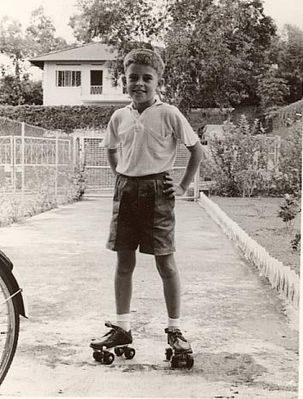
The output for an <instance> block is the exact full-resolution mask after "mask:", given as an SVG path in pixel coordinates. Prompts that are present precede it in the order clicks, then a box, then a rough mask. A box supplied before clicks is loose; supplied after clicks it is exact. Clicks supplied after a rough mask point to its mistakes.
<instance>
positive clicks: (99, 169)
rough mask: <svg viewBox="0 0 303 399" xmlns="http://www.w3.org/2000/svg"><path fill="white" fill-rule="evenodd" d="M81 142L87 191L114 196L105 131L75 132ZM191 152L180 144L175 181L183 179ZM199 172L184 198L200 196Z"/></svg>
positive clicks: (113, 177)
mask: <svg viewBox="0 0 303 399" xmlns="http://www.w3.org/2000/svg"><path fill="white" fill-rule="evenodd" d="M74 134H75V136H76V137H78V139H79V143H80V154H81V162H82V165H83V169H84V175H85V186H86V193H87V194H90V193H98V195H101V196H112V193H113V190H114V186H115V176H114V174H113V173H112V171H111V168H110V166H109V165H108V162H107V154H106V149H105V148H103V147H102V142H103V139H104V135H105V131H104V130H101V131H83V132H80V131H78V132H75V133H74ZM188 158H189V152H188V150H187V149H186V148H185V147H184V146H183V145H178V148H177V156H176V160H175V163H174V166H173V169H172V171H171V174H172V177H173V178H174V179H175V181H178V180H180V179H181V176H182V175H183V173H184V170H185V167H186V165H187V160H188ZM198 196H199V173H197V175H196V177H195V181H194V183H193V184H192V186H191V187H190V189H189V190H188V193H187V196H186V197H182V198H191V199H193V198H198Z"/></svg>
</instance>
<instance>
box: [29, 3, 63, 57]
mask: <svg viewBox="0 0 303 399" xmlns="http://www.w3.org/2000/svg"><path fill="white" fill-rule="evenodd" d="M55 34H56V28H55V26H54V24H53V22H52V20H51V18H50V17H48V16H46V15H45V14H44V8H43V6H40V7H38V8H37V9H35V10H34V11H33V12H32V13H31V18H30V24H29V26H28V27H27V28H26V30H25V37H26V40H27V41H28V42H30V43H31V53H32V55H37V54H41V53H48V52H50V51H53V50H57V49H62V48H64V47H66V46H67V43H66V40H65V39H63V38H62V37H58V36H56V35H55Z"/></svg>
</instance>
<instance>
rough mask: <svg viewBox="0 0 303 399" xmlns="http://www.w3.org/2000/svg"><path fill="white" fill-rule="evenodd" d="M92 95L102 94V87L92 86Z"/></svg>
mask: <svg viewBox="0 0 303 399" xmlns="http://www.w3.org/2000/svg"><path fill="white" fill-rule="evenodd" d="M90 94H91V95H97V94H102V86H91V87H90Z"/></svg>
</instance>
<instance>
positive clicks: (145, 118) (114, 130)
mask: <svg viewBox="0 0 303 399" xmlns="http://www.w3.org/2000/svg"><path fill="white" fill-rule="evenodd" d="M198 140H199V138H198V136H197V134H196V133H195V132H194V131H193V129H192V127H191V126H190V124H189V122H188V121H187V119H186V118H185V117H184V115H183V114H182V113H181V112H180V111H179V110H178V108H177V107H175V106H173V105H170V104H166V103H163V102H161V101H159V100H157V101H156V102H155V103H154V104H153V105H152V106H150V107H148V108H146V109H145V110H144V111H143V112H142V113H141V114H140V113H139V112H138V111H137V110H136V109H134V108H133V106H132V104H130V105H127V106H126V107H124V108H121V109H118V110H116V111H115V112H114V113H113V115H112V117H111V119H110V121H109V124H108V128H107V132H106V136H105V139H104V142H103V146H104V147H106V148H110V149H115V148H118V147H119V145H120V143H121V144H122V145H121V154H120V156H119V161H118V165H117V169H116V170H117V172H118V173H121V174H123V175H127V176H145V175H150V174H154V173H161V172H164V171H166V170H170V169H172V167H173V164H174V161H175V158H176V152H177V142H178V141H179V142H181V143H183V144H185V145H186V146H188V147H190V146H193V145H195V144H196V143H197V141H198Z"/></svg>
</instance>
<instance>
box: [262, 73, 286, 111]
mask: <svg viewBox="0 0 303 399" xmlns="http://www.w3.org/2000/svg"><path fill="white" fill-rule="evenodd" d="M256 94H257V95H258V96H259V98H260V107H261V109H262V110H263V111H267V110H268V109H270V108H273V107H277V106H282V105H284V104H285V98H286V97H287V95H288V94H289V87H288V85H287V81H286V80H285V79H283V78H280V77H278V74H277V73H275V72H274V71H268V72H267V73H266V74H265V75H261V76H260V78H259V80H258V86H257V90H256Z"/></svg>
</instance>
